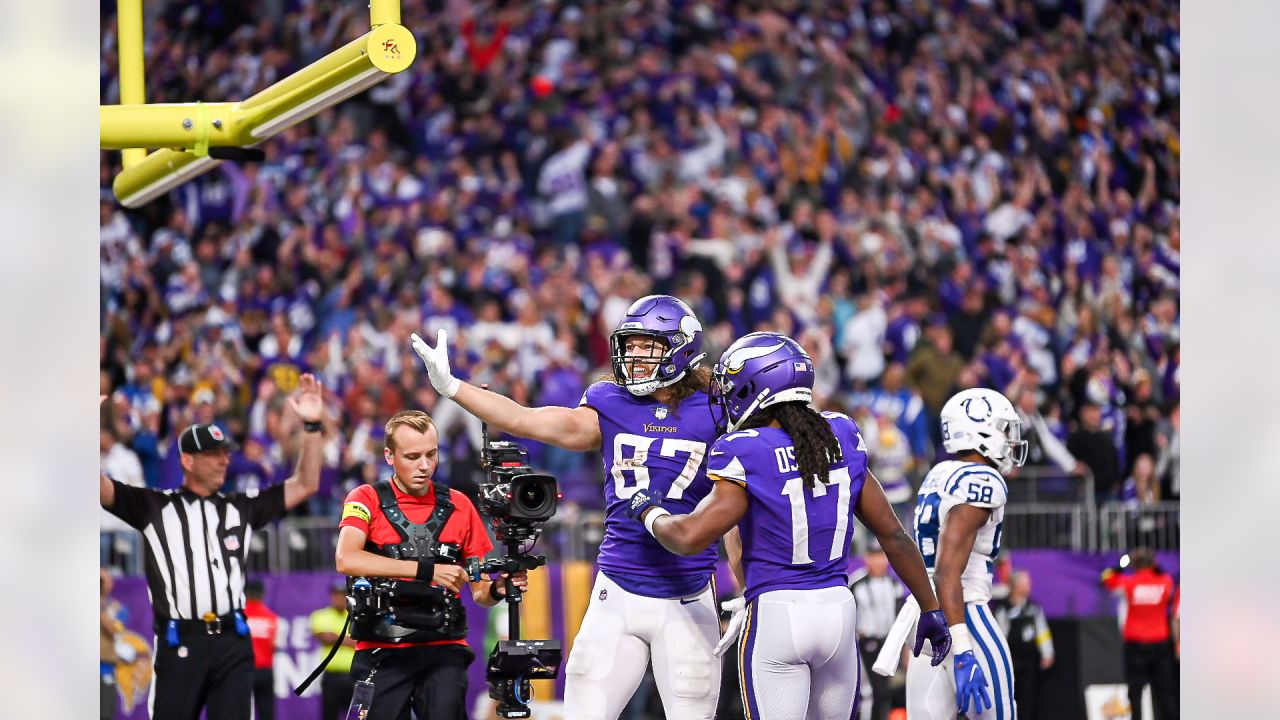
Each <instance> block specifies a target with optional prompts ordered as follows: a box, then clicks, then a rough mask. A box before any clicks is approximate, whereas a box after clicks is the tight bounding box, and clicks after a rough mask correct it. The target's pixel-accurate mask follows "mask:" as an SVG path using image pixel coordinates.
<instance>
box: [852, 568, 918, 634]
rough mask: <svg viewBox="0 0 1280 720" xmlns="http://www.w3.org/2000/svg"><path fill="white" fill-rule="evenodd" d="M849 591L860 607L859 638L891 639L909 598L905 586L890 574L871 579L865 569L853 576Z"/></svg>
mask: <svg viewBox="0 0 1280 720" xmlns="http://www.w3.org/2000/svg"><path fill="white" fill-rule="evenodd" d="M849 589H850V590H852V591H853V599H854V601H855V602H856V603H857V605H856V607H857V608H858V616H857V620H856V624H855V630H856V631H857V633H858V637H871V638H880V639H884V638H885V637H887V636H888V635H889V628H891V627H893V621H894V620H896V619H897V617H898V608H899V606H900V605H901V604H902V599H903V597H904V596H905V592H906V589H905V588H903V587H902V583H900V582H898V581H897V580H896V579H895V578H894V577H892V576H890V575H882V576H881V577H871V575H870V574H868V573H867V570H866V568H863V569H861V570H859V571H858V572H856V573H854V574H853V578H852V579H851V581H850V583H849Z"/></svg>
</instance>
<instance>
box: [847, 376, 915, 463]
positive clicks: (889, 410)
mask: <svg viewBox="0 0 1280 720" xmlns="http://www.w3.org/2000/svg"><path fill="white" fill-rule="evenodd" d="M905 377H906V369H905V368H904V367H903V366H902V365H901V364H900V363H897V362H891V363H889V364H888V365H887V366H886V367H885V371H884V375H882V376H881V378H880V385H879V387H877V388H875V389H874V390H869V391H866V392H861V393H855V394H854V395H852V396H851V397H850V403H851V404H852V405H853V406H855V407H865V408H867V409H869V410H870V411H871V412H872V413H873V414H874V415H875V416H876V417H877V418H887V419H889V420H890V421H892V422H893V423H895V424H896V425H897V428H898V430H900V431H901V432H902V436H903V440H904V441H905V442H906V445H907V447H908V448H909V449H910V452H911V456H912V458H913V459H914V460H913V463H912V464H913V465H915V466H917V467H923V466H924V465H925V463H926V462H927V460H928V459H929V458H930V457H931V455H932V444H931V441H930V439H929V419H928V417H927V415H926V411H925V407H924V400H922V399H921V398H920V395H919V394H917V393H916V392H915V391H914V390H912V389H910V388H908V387H906V386H905V385H904V384H903V381H904V379H905Z"/></svg>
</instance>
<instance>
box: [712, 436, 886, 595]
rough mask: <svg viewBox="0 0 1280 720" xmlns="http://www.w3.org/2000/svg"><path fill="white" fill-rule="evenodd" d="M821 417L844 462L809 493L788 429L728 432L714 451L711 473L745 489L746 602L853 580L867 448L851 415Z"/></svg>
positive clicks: (742, 524)
mask: <svg viewBox="0 0 1280 720" xmlns="http://www.w3.org/2000/svg"><path fill="white" fill-rule="evenodd" d="M822 416H823V417H824V418H826V419H827V422H828V423H830V424H831V430H832V432H834V433H835V436H836V439H837V440H839V441H840V449H841V455H842V457H841V458H840V460H839V461H838V462H835V463H832V464H831V468H830V471H829V473H830V474H829V475H828V482H827V483H825V484H824V483H821V482H819V483H817V484H816V485H815V486H814V487H813V488H812V489H810V488H806V487H805V485H804V482H803V481H802V480H801V478H800V469H799V467H798V465H797V462H796V456H795V446H794V445H793V444H792V440H791V436H790V435H789V434H787V432H786V431H785V430H782V429H780V428H774V427H762V428H756V429H753V430H740V431H738V432H735V433H730V434H728V435H725V436H724V437H722V438H720V439H719V440H717V441H716V443H715V445H713V446H712V447H711V454H710V456H709V457H708V462H707V474H708V475H710V476H712V477H713V479H715V480H717V481H723V482H733V483H737V484H738V485H740V486H742V487H743V488H745V489H746V491H747V495H748V496H749V498H750V505H749V507H748V509H747V514H746V515H745V516H744V517H743V518H742V521H741V522H739V523H738V529H739V530H740V531H741V533H742V569H743V573H744V574H745V575H746V581H747V591H746V599H747V601H748V602H750V601H751V600H753V599H755V598H756V597H757V596H759V595H760V594H761V593H764V592H769V591H770V590H816V589H821V588H828V587H836V586H838V585H846V584H848V581H849V544H850V542H851V541H852V540H853V511H854V508H855V507H857V504H858V496H859V494H860V493H861V492H862V485H863V483H864V482H865V481H866V473H867V447H866V443H864V442H863V441H862V435H861V434H860V433H859V432H858V426H857V424H856V423H855V422H854V421H853V420H851V419H850V418H849V417H848V416H846V415H841V414H840V413H835V412H825V413H822Z"/></svg>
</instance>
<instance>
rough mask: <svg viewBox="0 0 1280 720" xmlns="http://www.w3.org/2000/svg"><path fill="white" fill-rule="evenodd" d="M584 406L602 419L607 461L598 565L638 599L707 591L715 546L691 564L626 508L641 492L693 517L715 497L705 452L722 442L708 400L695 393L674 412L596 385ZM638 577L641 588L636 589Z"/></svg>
mask: <svg viewBox="0 0 1280 720" xmlns="http://www.w3.org/2000/svg"><path fill="white" fill-rule="evenodd" d="M579 405H581V406H587V407H590V408H592V409H593V410H595V411H596V414H597V415H599V417H600V451H601V453H602V454H603V455H604V471H605V475H604V500H605V518H604V541H603V542H601V544H600V557H599V559H598V560H597V565H598V566H599V568H600V570H601V571H602V572H604V573H605V574H606V575H608V576H609V577H610V578H611V579H613V581H614V582H616V583H618V584H619V585H621V586H622V587H624V588H626V589H627V590H630V591H631V592H634V593H636V594H639V595H645V596H648V597H680V596H684V595H689V594H692V593H693V592H696V591H698V590H701V589H702V588H703V587H705V586H706V583H707V582H708V581H709V580H710V577H711V574H712V573H713V572H714V570H715V563H716V558H717V551H716V546H715V545H714V544H713V545H712V546H711V547H709V548H707V549H706V550H704V551H702V552H700V553H698V554H696V555H691V556H689V557H684V556H681V555H676V554H675V553H672V552H671V551H669V550H667V549H666V548H664V547H662V545H661V544H659V543H658V541H657V540H656V539H654V537H653V536H652V535H650V534H649V533H648V531H647V530H645V529H644V525H642V524H640V523H638V522H636V521H635V520H632V519H631V518H629V517H627V512H626V507H627V501H628V500H629V499H630V498H631V496H632V495H635V494H636V491H637V490H638V489H640V488H645V489H647V490H648V491H649V492H651V493H653V492H661V493H662V495H663V499H662V507H664V508H666V509H667V510H669V511H671V512H672V513H674V514H686V513H691V512H693V509H694V508H695V507H697V506H698V502H699V501H701V500H702V498H704V497H706V496H707V495H708V494H710V492H711V481H710V480H708V479H707V473H706V456H707V446H708V445H709V444H710V443H711V441H713V440H715V438H716V436H717V435H718V431H717V427H716V422H715V417H714V416H713V414H712V410H711V404H710V403H709V402H708V398H707V394H706V393H704V392H696V393H694V394H693V395H692V396H690V397H688V398H686V399H685V400H684V401H683V402H681V403H680V404H679V407H678V408H676V409H674V410H673V409H672V408H670V407H668V406H667V405H664V404H662V403H659V402H657V401H655V400H653V399H652V398H650V397H647V396H646V397H636V396H634V395H632V394H631V393H630V392H629V391H628V390H627V389H626V388H623V387H621V386H619V385H617V384H615V383H611V382H598V383H595V384H594V385H592V386H591V387H588V388H587V391H586V392H585V393H583V395H582V401H581V402H580V403H579ZM636 576H639V577H641V578H643V579H644V582H643V583H640V582H636V580H637V578H636Z"/></svg>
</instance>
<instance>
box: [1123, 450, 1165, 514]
mask: <svg viewBox="0 0 1280 720" xmlns="http://www.w3.org/2000/svg"><path fill="white" fill-rule="evenodd" d="M1120 499H1121V500H1123V501H1124V502H1125V503H1126V504H1128V505H1133V506H1138V505H1146V504H1148V503H1155V502H1160V480H1159V479H1158V478H1157V477H1156V464H1155V461H1154V460H1152V459H1151V456H1150V455H1148V454H1146V453H1143V454H1141V455H1139V456H1138V457H1137V458H1136V459H1135V460H1134V463H1133V472H1132V473H1130V474H1129V477H1128V478H1125V481H1124V485H1123V486H1121V488H1120Z"/></svg>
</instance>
